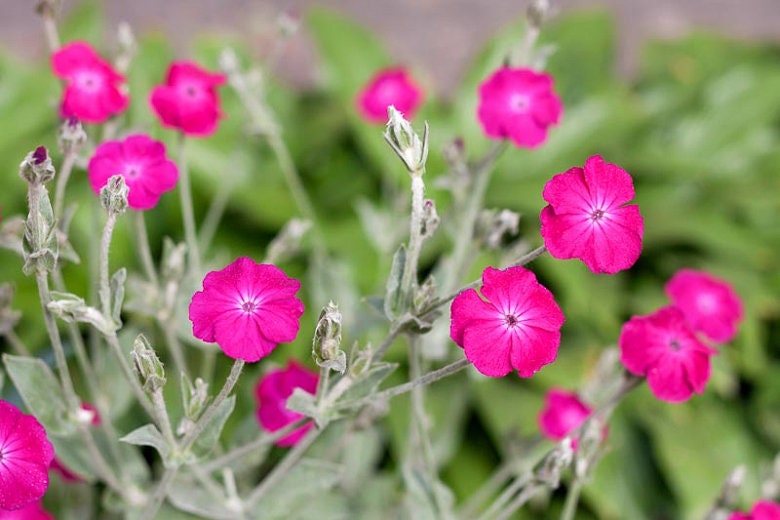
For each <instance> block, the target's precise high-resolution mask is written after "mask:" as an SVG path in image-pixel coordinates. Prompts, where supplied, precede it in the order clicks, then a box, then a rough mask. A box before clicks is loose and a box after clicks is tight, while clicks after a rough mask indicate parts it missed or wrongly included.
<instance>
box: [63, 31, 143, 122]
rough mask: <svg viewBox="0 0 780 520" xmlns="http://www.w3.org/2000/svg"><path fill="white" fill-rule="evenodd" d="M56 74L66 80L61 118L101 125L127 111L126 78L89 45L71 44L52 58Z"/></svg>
mask: <svg viewBox="0 0 780 520" xmlns="http://www.w3.org/2000/svg"><path fill="white" fill-rule="evenodd" d="M51 65H52V69H53V70H54V74H55V75H56V76H57V77H58V78H61V79H62V80H64V82H65V90H64V92H63V95H62V102H61V104H60V115H61V116H62V117H64V118H67V117H75V118H77V119H80V120H82V121H84V122H87V123H102V122H104V121H105V120H107V119H108V118H109V117H111V116H113V115H115V114H119V113H120V112H122V111H123V110H124V109H125V108H127V105H128V103H129V102H130V98H129V97H128V95H127V94H126V93H125V92H124V89H123V85H124V82H125V78H124V76H122V75H121V74H119V73H118V72H116V71H115V70H114V69H113V68H112V67H111V65H110V64H109V63H108V62H107V61H105V60H104V59H103V58H101V57H100V56H99V55H98V54H97V53H96V52H95V51H94V49H92V47H90V45H89V44H88V43H86V42H79V41H76V42H71V43H68V44H67V45H65V46H63V47H61V48H60V49H59V50H58V51H57V52H55V53H54V54H53V55H52V57H51Z"/></svg>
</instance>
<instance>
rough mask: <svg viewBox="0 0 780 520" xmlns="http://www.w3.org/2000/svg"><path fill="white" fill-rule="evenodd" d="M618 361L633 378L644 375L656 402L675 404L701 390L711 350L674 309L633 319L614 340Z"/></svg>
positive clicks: (705, 377)
mask: <svg viewBox="0 0 780 520" xmlns="http://www.w3.org/2000/svg"><path fill="white" fill-rule="evenodd" d="M618 344H619V345H620V361H621V362H622V363H623V366H625V367H626V369H627V370H628V371H629V372H631V373H632V374H634V375H637V376H646V377H647V384H648V386H649V387H650V391H651V392H653V395H655V396H656V397H657V398H658V399H661V400H662V401H669V402H671V403H678V402H681V401H685V400H687V399H689V398H690V397H691V395H692V394H693V393H697V394H700V393H702V392H703V391H704V387H705V386H706V385H707V381H708V380H709V378H710V356H712V355H714V354H715V353H716V351H715V350H713V349H711V348H709V347H707V346H706V345H704V344H703V343H701V342H700V341H699V340H698V338H697V337H696V334H695V333H694V332H693V331H692V330H691V329H690V328H689V327H688V323H687V322H686V321H685V316H684V315H683V313H682V311H680V309H678V308H677V307H671V306H670V307H663V308H661V309H659V310H657V311H656V312H655V313H653V314H650V315H647V316H634V317H633V318H631V319H630V320H629V321H628V322H627V323H625V324H624V325H623V328H622V329H621V331H620V337H619V338H618Z"/></svg>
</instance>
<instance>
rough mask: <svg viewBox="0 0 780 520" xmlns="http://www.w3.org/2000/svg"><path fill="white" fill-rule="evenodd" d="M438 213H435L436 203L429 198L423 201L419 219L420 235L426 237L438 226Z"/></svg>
mask: <svg viewBox="0 0 780 520" xmlns="http://www.w3.org/2000/svg"><path fill="white" fill-rule="evenodd" d="M439 221H440V219H439V214H438V213H436V203H434V202H433V201H432V200H431V199H425V202H423V211H422V218H421V219H420V237H421V238H428V237H430V236H431V235H433V232H434V231H436V228H438V227H439Z"/></svg>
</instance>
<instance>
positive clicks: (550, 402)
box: [537, 388, 593, 449]
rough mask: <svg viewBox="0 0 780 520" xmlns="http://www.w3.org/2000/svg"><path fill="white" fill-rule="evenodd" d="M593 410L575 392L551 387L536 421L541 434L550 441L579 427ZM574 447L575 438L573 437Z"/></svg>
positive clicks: (559, 438)
mask: <svg viewBox="0 0 780 520" xmlns="http://www.w3.org/2000/svg"><path fill="white" fill-rule="evenodd" d="M592 412H593V410H591V408H590V407H589V406H587V405H586V404H585V403H583V402H582V401H580V398H579V397H578V396H577V394H576V393H575V392H567V391H565V390H562V389H559V388H553V389H551V390H550V391H549V392H547V396H546V397H545V399H544V408H543V409H542V411H541V412H539V416H538V417H537V421H538V423H539V430H540V431H541V432H542V435H544V436H545V437H547V438H548V439H550V440H552V441H560V440H563V439H564V438H565V437H566V436H567V435H569V433H571V432H572V431H573V430H575V429H577V428H579V427H580V426H581V425H582V423H584V422H585V419H587V418H588V417H590V414H591V413H592ZM573 445H574V449H576V447H577V439H574V444H573Z"/></svg>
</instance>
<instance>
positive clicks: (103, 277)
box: [98, 211, 117, 318]
mask: <svg viewBox="0 0 780 520" xmlns="http://www.w3.org/2000/svg"><path fill="white" fill-rule="evenodd" d="M116 218H117V214H116V213H114V212H113V211H109V212H108V217H107V218H106V224H105V225H104V226H103V233H102V235H101V237H100V251H99V253H98V255H99V256H98V283H99V284H100V285H99V288H98V298H99V299H100V310H101V312H102V313H103V316H105V317H106V318H109V317H110V316H111V315H112V312H111V286H110V285H109V281H108V258H109V250H110V248H111V236H112V235H113V233H114V227H115V226H116Z"/></svg>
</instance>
